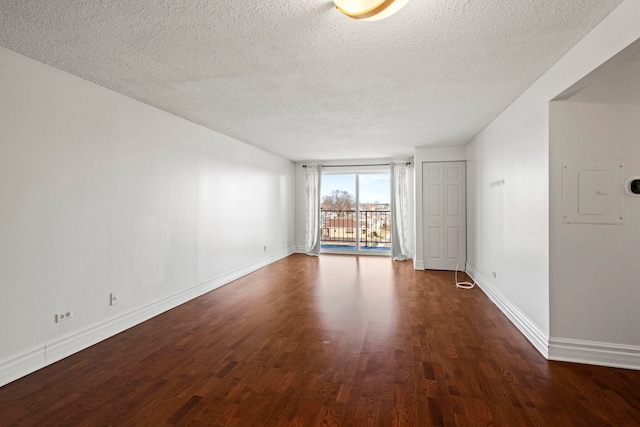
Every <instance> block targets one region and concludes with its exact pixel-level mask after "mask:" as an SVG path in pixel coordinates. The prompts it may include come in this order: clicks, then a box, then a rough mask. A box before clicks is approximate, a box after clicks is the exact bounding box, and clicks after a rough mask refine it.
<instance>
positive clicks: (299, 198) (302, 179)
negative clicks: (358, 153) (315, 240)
mask: <svg viewBox="0 0 640 427" xmlns="http://www.w3.org/2000/svg"><path fill="white" fill-rule="evenodd" d="M392 161H393V162H411V161H412V160H411V159H355V160H331V161H330V160H324V161H318V160H309V161H306V162H297V163H296V165H295V180H296V189H295V217H296V221H295V241H296V242H297V247H298V252H301V253H304V252H305V234H306V212H307V206H306V197H307V196H306V169H305V168H304V167H303V165H306V164H321V165H323V166H340V165H359V166H349V167H345V168H344V169H343V170H344V171H345V172H354V171H355V172H366V171H372V170H380V169H381V168H379V167H378V168H371V167H367V166H366V165H370V164H385V163H389V162H392ZM341 169H342V168H336V167H332V168H327V169H325V171H332V172H336V171H339V170H341ZM410 176H411V174H410ZM413 185H414V183H413V180H412V179H410V180H409V212H410V214H409V218H408V221H409V229H408V232H409V234H410V235H411V236H413V235H414V229H413V224H414V217H413V215H414V212H415V210H414V198H413V194H414V188H413ZM411 245H412V246H413V242H411Z"/></svg>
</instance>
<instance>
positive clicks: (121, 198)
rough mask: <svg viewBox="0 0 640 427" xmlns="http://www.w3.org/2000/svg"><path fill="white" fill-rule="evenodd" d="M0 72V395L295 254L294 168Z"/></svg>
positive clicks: (13, 65) (144, 113) (57, 85)
mask: <svg viewBox="0 0 640 427" xmlns="http://www.w3.org/2000/svg"><path fill="white" fill-rule="evenodd" d="M0 63H1V64H2V67H0V99H2V102H0V201H1V204H0V265H1V268H0V321H1V323H2V327H0V343H1V344H0V385H1V384H3V383H6V382H8V381H11V380H12V379H15V378H17V377H19V376H21V375H24V374H26V373H28V372H30V371H32V370H34V369H37V368H39V367H41V366H44V365H46V364H48V363H52V362H53V361H55V360H57V359H59V358H61V357H64V356H66V355H68V354H70V353H73V352H74V351H77V350H79V349H80V348H82V347H84V346H87V345H90V344H92V343H94V342H96V341H97V340H100V339H103V338H105V337H107V336H109V335H111V334H113V333H116V332H119V331H120V330H122V329H125V328H127V327H130V326H132V325H133V324H135V323H137V322H140V321H142V320H144V319H146V318H148V317H150V316H153V315H155V314H158V313H160V312H162V311H164V310H166V309H168V308H171V307H173V306H175V305H176V304H179V303H181V302H184V301H186V300H188V299H190V298H192V297H194V296H196V295H199V294H201V293H203V292H206V291H208V290H210V289H213V288H215V287H217V286H220V285H221V284H224V283H226V282H228V281H229V280H232V279H234V278H236V277H239V276H240V275H243V274H246V273H247V272H249V271H251V270H253V269H255V268H258V267H260V266H262V265H266V264H267V263H269V262H272V261H274V260H276V259H278V258H280V257H283V256H286V255H287V254H288V253H290V252H291V251H292V250H293V245H294V228H293V220H294V218H293V211H294V208H293V197H294V194H293V192H294V166H293V163H292V162H290V161H288V160H285V159H283V158H280V157H277V156H275V155H271V154H269V153H266V152H264V151H261V150H259V149H256V148H254V147H252V146H249V145H247V144H244V143H241V142H238V141H236V140H233V139H232V138H229V137H226V136H224V135H221V134H218V133H216V132H213V131H211V130H209V129H206V128H203V127H201V126H198V125H195V124H193V123H190V122H188V121H186V120H183V119H181V118H178V117H175V116H173V115H171V114H168V113H166V112H163V111H160V110H157V109H155V108H152V107H150V106H148V105H145V104H142V103H140V102H137V101H134V100H132V99H130V98H126V97H124V96H121V95H119V94H116V93H114V92H111V91H109V90H106V89H104V88H101V87H98V86H96V85H94V84H91V83H89V82H87V81H84V80H81V79H79V78H77V77H74V76H72V75H69V74H66V73H64V72H61V71H59V70H56V69H53V68H51V67H48V66H46V65H44V64H41V63H38V62H35V61H33V60H30V59H28V58H25V57H23V56H20V55H18V54H16V53H13V52H11V51H8V50H6V49H0ZM265 245H266V246H267V250H266V251H265V250H264V246H265ZM111 292H119V294H120V303H119V304H118V305H115V306H110V305H109V295H110V293H111ZM68 309H73V311H74V318H73V319H70V320H67V321H65V322H63V323H58V324H56V323H55V322H54V314H55V313H57V312H59V311H63V310H68ZM45 347H46V350H45Z"/></svg>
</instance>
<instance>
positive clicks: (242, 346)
mask: <svg viewBox="0 0 640 427" xmlns="http://www.w3.org/2000/svg"><path fill="white" fill-rule="evenodd" d="M453 281H454V278H453V274H452V273H450V272H425V271H414V270H413V268H412V265H411V263H410V262H393V261H391V260H390V259H389V258H385V257H373V256H368V257H367V256H361V257H353V256H329V255H327V256H321V257H319V258H314V257H307V256H305V255H293V256H290V257H288V258H286V259H283V260H281V261H279V262H277V263H274V264H272V265H270V266H268V267H266V268H263V269H261V270H259V271H257V272H255V273H253V274H251V275H248V276H246V277H244V278H242V279H240V280H237V281H235V282H233V283H231V284H229V285H227V286H224V287H222V288H220V289H217V290H215V291H213V292H210V293H209V294H207V295H204V296H202V297H200V298H198V299H196V300H193V301H191V302H189V303H186V304H184V305H182V306H180V307H178V308H176V309H174V310H171V311H169V312H167V313H165V314H163V315H161V316H158V317H156V318H154V319H151V320H149V321H147V322H145V323H143V324H141V325H138V326H136V327H135V328H132V329H130V330H128V331H126V332H123V333H121V334H119V335H117V336H115V337H113V338H111V339H109V340H106V341H104V342H102V343H100V344H97V345H95V346H93V347H91V348H89V349H87V350H84V351H82V352H80V353H77V354H75V355H73V356H71V357H69V358H67V359H64V360H62V361H60V362H58V363H56V364H54V365H51V366H49V367H47V368H44V369H42V370H40V371H38V372H35V373H33V374H31V375H29V376H27V377H25V378H22V379H20V380H18V381H15V382H13V383H11V384H8V385H6V386H5V387H2V388H0V425H2V426H14V425H15V426H17V425H29V426H58V425H71V426H107V425H113V426H162V425H180V426H182V425H185V426H186V425H191V426H443V425H444V426H476V425H477V426H489V425H493V426H563V427H567V426H605V425H611V426H633V425H639V423H640V372H638V371H630V370H624V369H613V368H603V367H595V366H587V365H577V364H570V363H558V362H548V361H546V360H545V359H544V358H543V357H542V356H540V355H539V354H538V352H537V351H536V350H535V349H534V348H533V346H532V345H531V344H530V343H529V342H528V341H527V340H526V339H525V338H524V337H523V336H522V335H521V334H520V332H518V331H517V329H516V328H515V327H514V326H513V325H512V324H511V323H510V322H509V321H508V320H507V319H506V318H505V317H504V315H503V314H502V313H500V311H499V310H498V309H497V307H495V306H494V305H493V304H492V303H491V302H490V301H489V300H488V298H487V297H486V296H485V295H484V294H483V293H482V291H480V290H479V289H477V288H476V289H472V290H463V289H457V288H456V287H455V285H454V283H453Z"/></svg>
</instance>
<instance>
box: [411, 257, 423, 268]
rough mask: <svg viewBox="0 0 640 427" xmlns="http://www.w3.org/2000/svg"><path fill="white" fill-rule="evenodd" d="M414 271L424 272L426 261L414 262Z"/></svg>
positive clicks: (415, 260)
mask: <svg viewBox="0 0 640 427" xmlns="http://www.w3.org/2000/svg"><path fill="white" fill-rule="evenodd" d="M413 269H414V270H424V261H418V260H417V259H414V260H413Z"/></svg>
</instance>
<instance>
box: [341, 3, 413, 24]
mask: <svg viewBox="0 0 640 427" xmlns="http://www.w3.org/2000/svg"><path fill="white" fill-rule="evenodd" d="M333 2H334V3H335V4H336V9H338V10H339V11H340V12H342V13H344V14H345V15H347V16H348V17H349V18H353V19H358V20H361V21H377V20H380V19H384V18H386V17H388V16H391V15H393V14H394V13H396V12H397V11H399V10H400V9H402V8H403V7H404V6H405V5H406V4H407V3H408V2H409V0H333Z"/></svg>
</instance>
